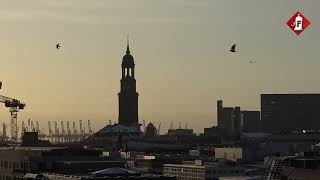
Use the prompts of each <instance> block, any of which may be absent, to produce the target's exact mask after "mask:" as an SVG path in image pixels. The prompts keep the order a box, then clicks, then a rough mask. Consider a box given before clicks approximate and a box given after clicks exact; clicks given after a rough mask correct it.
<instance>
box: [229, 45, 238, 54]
mask: <svg viewBox="0 0 320 180" xmlns="http://www.w3.org/2000/svg"><path fill="white" fill-rule="evenodd" d="M230 51H231V52H237V51H236V44H234V45H232V46H231V49H230Z"/></svg>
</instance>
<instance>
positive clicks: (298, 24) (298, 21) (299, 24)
mask: <svg viewBox="0 0 320 180" xmlns="http://www.w3.org/2000/svg"><path fill="white" fill-rule="evenodd" d="M294 25H295V27H294V30H295V31H301V30H302V17H301V16H300V14H298V16H297V17H296V20H295V23H294Z"/></svg>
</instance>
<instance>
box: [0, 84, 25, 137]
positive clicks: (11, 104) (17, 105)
mask: <svg viewBox="0 0 320 180" xmlns="http://www.w3.org/2000/svg"><path fill="white" fill-rule="evenodd" d="M1 87H2V82H0V89H1ZM0 102H2V103H4V105H5V107H7V108H9V112H10V115H11V121H10V130H11V140H12V141H14V142H16V141H17V140H18V124H17V118H18V112H19V110H20V109H24V107H25V106H26V104H25V103H23V102H20V101H19V100H17V99H14V98H10V97H6V96H2V95H0Z"/></svg>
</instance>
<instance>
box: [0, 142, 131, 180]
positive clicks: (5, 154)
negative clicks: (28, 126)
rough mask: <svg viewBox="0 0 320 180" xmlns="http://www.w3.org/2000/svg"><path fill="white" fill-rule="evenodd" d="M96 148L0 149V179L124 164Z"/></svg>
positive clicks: (64, 172) (82, 170)
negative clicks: (33, 173)
mask: <svg viewBox="0 0 320 180" xmlns="http://www.w3.org/2000/svg"><path fill="white" fill-rule="evenodd" d="M101 155H102V152H101V151H98V150H86V149H72V148H61V147H60V148H59V147H14V148H13V147H12V148H11V147H10V148H8V147H2V148H0V179H22V178H23V176H24V175H25V174H26V173H32V172H52V173H59V174H68V173H74V174H85V173H88V171H95V170H99V169H103V168H108V167H124V166H125V162H124V161H112V160H108V159H105V158H102V157H101Z"/></svg>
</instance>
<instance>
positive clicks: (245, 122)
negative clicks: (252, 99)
mask: <svg viewBox="0 0 320 180" xmlns="http://www.w3.org/2000/svg"><path fill="white" fill-rule="evenodd" d="M241 114H242V132H258V131H260V111H242V112H241Z"/></svg>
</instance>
